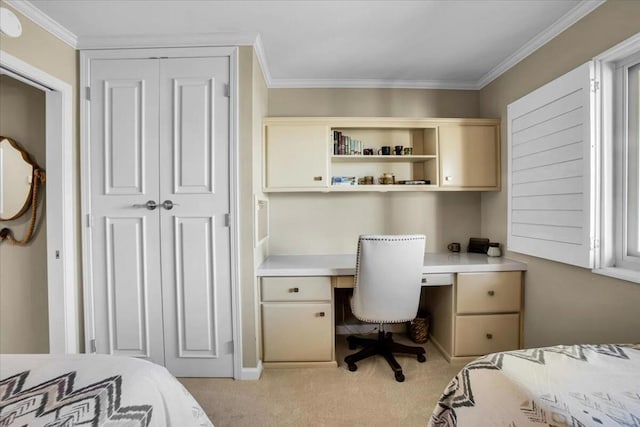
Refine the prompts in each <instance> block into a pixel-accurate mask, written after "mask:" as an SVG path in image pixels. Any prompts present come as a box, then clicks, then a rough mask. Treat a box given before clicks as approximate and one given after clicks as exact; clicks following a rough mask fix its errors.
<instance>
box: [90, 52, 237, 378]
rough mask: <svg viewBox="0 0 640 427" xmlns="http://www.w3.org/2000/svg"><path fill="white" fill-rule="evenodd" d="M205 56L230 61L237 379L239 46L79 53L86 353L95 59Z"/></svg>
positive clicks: (92, 331) (92, 334) (92, 332)
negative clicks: (92, 105)
mask: <svg viewBox="0 0 640 427" xmlns="http://www.w3.org/2000/svg"><path fill="white" fill-rule="evenodd" d="M202 56H227V57H229V65H230V69H229V210H230V212H229V228H230V230H229V232H230V233H229V234H230V245H229V250H230V255H231V266H230V267H231V270H230V271H231V315H232V322H233V324H232V325H231V329H232V336H233V343H234V345H233V378H234V379H241V378H242V323H241V319H242V313H241V304H240V285H239V283H240V281H239V272H240V269H239V248H240V244H239V243H240V232H239V222H238V212H239V206H240V199H239V191H238V183H239V178H238V177H239V171H240V167H239V147H238V136H239V130H238V122H239V120H238V117H239V115H238V81H239V78H238V48H237V47H181V48H144V49H106V50H102V49H100V50H81V51H80V92H81V95H80V141H81V144H80V170H81V171H80V173H81V177H82V180H81V199H82V203H81V212H82V227H81V228H82V265H83V269H82V270H83V275H82V276H83V277H82V282H83V290H84V323H85V328H84V330H85V349H86V352H93V348H92V344H91V343H92V340H94V339H95V318H94V305H93V301H94V299H93V283H92V277H93V276H92V274H93V269H92V265H91V259H92V257H91V255H92V253H91V228H90V222H91V162H90V155H91V152H90V149H91V141H90V132H89V131H90V129H89V118H90V113H91V112H90V103H89V99H90V98H89V97H90V94H89V90H88V88H89V83H90V81H91V74H90V73H91V61H92V60H94V59H136V58H138V59H139V58H158V57H168V58H176V57H179V58H188V57H202Z"/></svg>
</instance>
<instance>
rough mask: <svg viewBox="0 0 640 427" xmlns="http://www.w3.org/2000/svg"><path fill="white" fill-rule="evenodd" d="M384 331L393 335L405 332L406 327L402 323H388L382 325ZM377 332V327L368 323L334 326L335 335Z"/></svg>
mask: <svg viewBox="0 0 640 427" xmlns="http://www.w3.org/2000/svg"><path fill="white" fill-rule="evenodd" d="M384 330H385V331H387V332H392V333H394V334H398V333H402V332H406V330H407V327H406V325H405V324H404V323H389V324H386V325H384ZM376 332H378V325H372V324H369V323H351V324H349V323H344V324H342V325H336V335H352V334H358V335H360V334H362V335H365V334H375V333H376Z"/></svg>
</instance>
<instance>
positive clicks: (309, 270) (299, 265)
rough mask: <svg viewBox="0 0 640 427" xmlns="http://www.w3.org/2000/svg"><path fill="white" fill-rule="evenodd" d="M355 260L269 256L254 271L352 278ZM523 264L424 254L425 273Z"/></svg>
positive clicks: (352, 257) (523, 267)
mask: <svg viewBox="0 0 640 427" xmlns="http://www.w3.org/2000/svg"><path fill="white" fill-rule="evenodd" d="M355 266H356V256H355V255H354V254H344V255H273V256H270V257H268V258H267V259H266V260H264V262H263V263H262V264H261V265H260V266H259V267H258V271H257V274H258V276H352V275H354V274H355ZM526 269H527V264H525V263H522V262H520V261H514V260H511V259H509V258H503V257H488V256H486V255H484V254H475V253H451V252H448V253H427V254H425V255H424V267H423V269H422V272H423V273H424V274H426V273H471V272H485V271H525V270H526Z"/></svg>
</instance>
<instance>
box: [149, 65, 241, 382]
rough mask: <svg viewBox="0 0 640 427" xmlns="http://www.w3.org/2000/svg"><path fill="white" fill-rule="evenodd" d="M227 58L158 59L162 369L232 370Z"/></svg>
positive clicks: (193, 372) (190, 372)
mask: <svg viewBox="0 0 640 427" xmlns="http://www.w3.org/2000/svg"><path fill="white" fill-rule="evenodd" d="M229 78H230V74H229V58H228V57H218V58H216V57H213V58H170V59H163V60H161V61H160V98H161V100H160V105H161V111H160V117H161V121H160V169H161V171H162V173H161V174H160V195H161V196H160V198H161V201H165V200H169V201H171V203H172V204H173V207H171V208H170V209H166V208H163V209H162V210H161V235H162V239H163V250H162V278H163V282H162V285H163V307H164V326H165V357H166V366H167V368H168V369H169V370H170V371H171V372H172V373H173V374H174V375H177V376H218V377H231V376H233V335H232V317H231V274H230V255H229V254H230V235H229V228H228V225H227V224H226V221H225V216H226V215H227V214H228V213H229V207H230V203H229V98H228V97H227V96H226V94H225V92H226V85H227V84H228V83H229Z"/></svg>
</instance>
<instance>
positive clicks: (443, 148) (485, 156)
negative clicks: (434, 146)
mask: <svg viewBox="0 0 640 427" xmlns="http://www.w3.org/2000/svg"><path fill="white" fill-rule="evenodd" d="M497 130H498V129H497V127H496V126H478V125H476V126H464V125H462V126H440V128H439V148H440V150H439V158H440V185H441V186H443V187H498V162H497V159H498V139H497Z"/></svg>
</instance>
